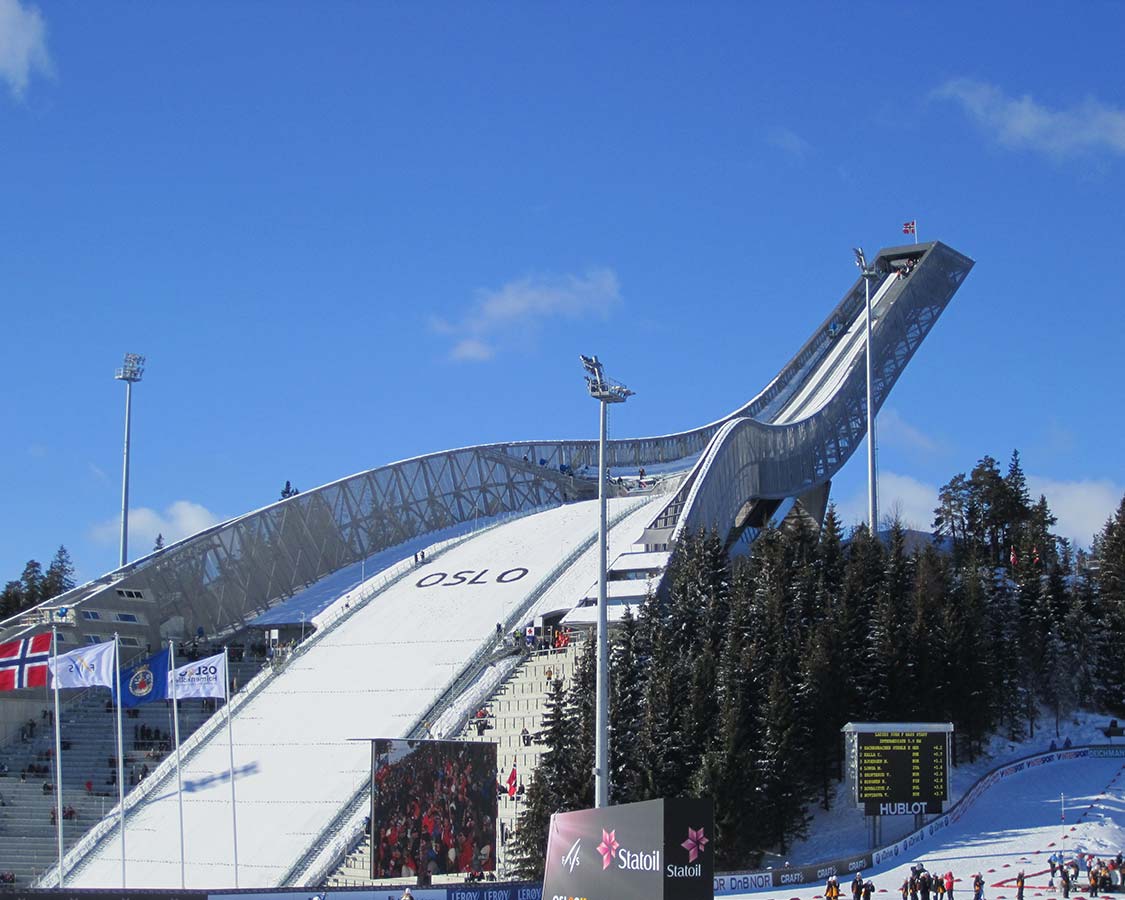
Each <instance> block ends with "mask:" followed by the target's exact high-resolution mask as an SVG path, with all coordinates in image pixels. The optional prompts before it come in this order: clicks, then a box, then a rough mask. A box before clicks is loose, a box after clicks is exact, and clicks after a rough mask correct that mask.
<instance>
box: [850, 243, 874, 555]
mask: <svg viewBox="0 0 1125 900" xmlns="http://www.w3.org/2000/svg"><path fill="white" fill-rule="evenodd" d="M852 253H854V254H855V264H856V265H857V266H859V271H860V273H861V274H862V276H863V295H864V297H865V298H866V301H867V321H866V330H867V527H868V528H870V529H871V534H872V536H874V535H876V534H878V529H879V522H878V515H879V507H878V492H877V489H876V485H875V408H874V405H873V403H872V389H871V279H872V278H875V277H877V276H878V272H877V271H876V270H875V267H874V266H869V265H868V264H867V257H865V256H864V255H863V248H862V247H853V248H852Z"/></svg>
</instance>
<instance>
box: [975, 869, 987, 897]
mask: <svg viewBox="0 0 1125 900" xmlns="http://www.w3.org/2000/svg"><path fill="white" fill-rule="evenodd" d="M973 900H984V879H983V878H982V877H981V874H980V872H977V874H976V875H974V876H973Z"/></svg>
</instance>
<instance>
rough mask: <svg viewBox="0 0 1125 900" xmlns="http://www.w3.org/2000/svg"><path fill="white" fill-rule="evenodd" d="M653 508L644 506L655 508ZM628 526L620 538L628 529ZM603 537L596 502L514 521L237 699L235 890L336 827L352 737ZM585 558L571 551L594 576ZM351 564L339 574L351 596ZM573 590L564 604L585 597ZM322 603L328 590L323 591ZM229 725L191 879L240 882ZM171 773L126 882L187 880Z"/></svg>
mask: <svg viewBox="0 0 1125 900" xmlns="http://www.w3.org/2000/svg"><path fill="white" fill-rule="evenodd" d="M649 502H650V503H651V502H652V501H649ZM642 503H643V501H641V502H640V503H639V502H638V500H637V499H622V500H613V501H610V508H609V514H610V517H611V520H612V519H613V518H614V517H616V516H619V515H620V514H622V513H623V512H626V511H630V514H629V515H627V516H626V517H625V519H624V520H623V521H622V522H620V523H619V525H618V527H617V528H616V529H614V532H611V543H612V545H613V546H615V547H617V548H620V549H624V547H625V545H626V544H628V543H630V542H631V541H634V540H636V538H637V537H638V536H639V534H640V530H641V527H643V526H642V524H641V523H640V520H639V518H638V516H637V512H636V511H637V508H638V506H640V505H642ZM625 531H628V532H630V533H629V534H628V535H625V534H624V532H625ZM596 532H597V504H596V501H588V502H583V503H574V504H570V505H567V506H562V507H559V508H556V509H551V510H547V511H545V512H541V513H538V514H535V515H532V516H528V517H525V518H521V519H517V520H515V521H513V522H510V523H506V524H503V525H500V526H498V527H495V528H492V529H490V530H488V531H485V532H483V533H481V534H479V535H477V536H474V537H472V538H470V539H469V540H467V541H465V542H463V543H459V544H456V545H454V546H453V547H452V548H451V549H449V550H448V551H446V552H444V553H442V554H440V555H438V556H436V557H435V558H434V559H433V560H432V561H431V560H430V559H427V561H426V563H425V564H424V565H421V566H418V567H417V568H416V569H414V570H413V571H412V572H411V573H410V574H409V575H408V576H407V577H406V578H404V579H402V580H400V581H398V582H396V583H394V584H393V585H392V586H390V587H389V588H387V589H386V590H385V591H383V592H382V593H380V594H378V595H377V596H375V598H374V599H373V600H372V601H371V602H370V603H368V604H367V605H365V606H363V607H362V608H358V609H353V610H352V611H351V612H350V618H349V619H348V620H347V621H346V623H345V624H344V625H343V626H342V627H339V628H336V629H333V630H330V631H328V632H327V633H325V634H324V635H323V636H322V637H321V638H320V639H319V640H318V641H317V642H316V643H314V644H312V645H311V646H309V648H308V650H307V652H304V653H303V654H301V655H298V656H296V657H295V658H294V659H292V660H291V661H289V662H288V663H287V664H286V668H285V670H284V671H283V672H281V674H279V675H278V677H276V678H275V679H274V680H273V681H271V682H270V683H268V684H267V685H266V686H265V687H264V688H263V689H262V690H261V692H259V693H257V694H256V695H254V696H252V697H250V699H249V700H248V701H246V702H244V703H242V704H241V705H239V706H237V707H236V714H235V716H234V771H235V787H236V791H237V816H238V861H239V869H238V875H239V878H238V884H239V886H240V887H243V888H246V887H270V886H274V885H277V884H278V883H280V880H281V879H282V877H283V876H284V874H285V872H286V871H287V870H288V869H289V867H290V866H291V865H292V864H293V863H294V861H295V860H297V859H298V858H299V857H300V856H301V855H302V853H303V852H304V851H305V849H306V848H307V847H308V846H309V845H310V844H311V843H312V842H313V840H314V839H315V838H316V837H317V835H318V834H320V832H321V831H322V830H323V829H324V828H325V827H326V826H327V825H328V824H329V822H330V821H331V820H332V818H333V817H334V816H335V815H336V813H337V811H338V810H339V809H340V807H341V806H342V805H343V804H344V803H345V802H346V801H347V800H348V799H350V797H351V796H352V794H353V792H354V791H355V790H356V788H357V787H358V785H359V784H360V782H361V781H362V780H363V778H364V776H365V774H366V771H367V765H368V756H369V750H368V745H367V744H366V743H365V742H357V741H356V740H355V739H357V738H369V737H398V736H402V735H404V734H405V733H406V732H407V730H408V729H409V728H410V726H411V724H412V723H413V721H414V720H415V718H416V717H417V716H418V715H419V713H420V712H421V711H422V710H424V709H425V708H426V707H427V706H428V705H429V704H430V703H431V702H432V701H433V700H434V699H435V698H436V697H437V696H438V695H439V694H440V693H441V691H442V690H443V689H444V688H445V687H446V685H447V684H448V683H449V682H450V680H451V679H452V678H453V677H454V675H456V674H457V673H458V672H459V671H460V669H461V667H462V666H463V665H464V664H465V662H466V661H467V660H468V659H469V658H470V657H471V656H472V655H473V654H474V653H475V652H476V651H477V650H478V649H479V648H481V647H483V646H486V645H487V644H488V643H490V642H491V641H492V640H494V638H495V633H496V632H495V627H496V623H497V622H504V621H506V619H507V618H508V617H509V616H510V615H512V614H513V613H514V612H515V611H516V610H518V609H520V608H521V606H522V605H524V604H525V602H526V600H527V598H528V597H529V595H530V594H531V592H532V591H533V590H534V589H535V587H536V585H537V584H538V583H539V582H540V581H541V580H542V579H543V578H544V577H545V576H548V575H549V574H550V573H552V572H553V571H554V570H555V568H556V567H557V566H558V564H559V562H560V561H561V560H564V559H566V558H567V557H569V556H570V555H572V554H573V553H576V552H577V551H578V550H579V549H580V548H581V547H582V545H583V544H584V543H585V542H586V541H588V540H590V539H592V537H593V536H594V535H595V534H596ZM589 556H590V554H588V553H587V554H581V555H580V556H579V558H578V560H577V563H578V566H579V568H580V569H582V570H583V575H582V579H581V580H579V581H578V583H581V582H582V581H584V582H585V584H588V583H589V579H590V577H591V575H590V574H589V571H588V569H587V566H588V565H589V559H588V557H589ZM353 576H354V573H352V575H348V576H341V577H340V578H338V579H334V584H335V585H336V587H337V589H347V588H348V587H350V586H351V584H352V579H353ZM581 590H582V589H581V588H578V589H577V590H576V592H575V595H574V596H573V599H572V602H577V601H578V600H579V599H580V598H581ZM316 593H317V594H318V595H320V596H318V600H317V602H319V601H320V599H323V596H322V592H319V591H318V592H316ZM229 765H230V759H229V749H228V743H227V739H226V730H225V728H224V729H220V730H219V731H217V732H216V733H215V734H214V735H212V736H211V737H210V738H208V739H207V740H205V741H204V742H203V743H202V744H201V745H200V747H199V749H198V750H197V751H196V752H195V753H194V754H193V755H192V756H191V757H190V759H189V760H188V761H187V762H186V763H185V765H184V769H183V781H184V823H185V827H184V832H185V847H186V870H187V877H186V885H187V887H189V888H206V887H229V886H231V885H233V884H234V883H235V882H234V868H233V853H232V822H231V806H230V797H231V788H230V781H229V777H228V770H229ZM178 821H179V819H178V807H177V792H176V782H175V776H174V774H173V775H171V776H169V777H166V778H165V779H164V781H163V782H158V783H156V784H155V785H153V786H152V791H151V793H150V794H149V795H148V796H147V798H146V799H145V800H144V801H143V803H142V804H141V805H139V806H138V807H137V808H136V809H135V810H134V811H133V812H132V813H130V815H129V816H128V817H127V819H126V832H127V834H126V851H127V852H126V857H127V884H128V885H129V886H131V887H137V886H143V887H146V888H161V887H165V888H174V887H178V886H179V884H180V863H179V859H180V851H179V834H180V832H179V826H178ZM67 883H68V885H69V886H73V887H119V886H120V885H121V860H120V843H119V842H118V840H117V839H116V836H111V837H109V838H107V839H105V840H104V841H102V843H101V844H100V845H99V846H98V847H97V848H96V849H95V850H94V852H93V853H91V854H90V855H88V856H87V857H86V858H85V859H84V860H83V862H82V863H81V864H80V865H79V867H78V869H77V870H76V871H74V872H72V873H70V874H69V876H68V879H67Z"/></svg>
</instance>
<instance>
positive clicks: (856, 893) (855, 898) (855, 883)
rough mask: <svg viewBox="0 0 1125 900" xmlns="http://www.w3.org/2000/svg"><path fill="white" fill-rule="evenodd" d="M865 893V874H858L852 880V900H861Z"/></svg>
mask: <svg viewBox="0 0 1125 900" xmlns="http://www.w3.org/2000/svg"><path fill="white" fill-rule="evenodd" d="M862 893H863V873H862V872H856V873H855V878H854V879H852V900H859V898H860V895H861V894H862Z"/></svg>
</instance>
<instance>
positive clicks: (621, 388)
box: [578, 354, 633, 403]
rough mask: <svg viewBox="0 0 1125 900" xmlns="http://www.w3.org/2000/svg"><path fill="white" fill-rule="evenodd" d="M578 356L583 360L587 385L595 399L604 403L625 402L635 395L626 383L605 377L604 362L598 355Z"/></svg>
mask: <svg viewBox="0 0 1125 900" xmlns="http://www.w3.org/2000/svg"><path fill="white" fill-rule="evenodd" d="M578 358H579V359H580V360H582V365H583V367H584V368H585V369H586V372H587V373H588V374H587V375H586V387H587V389H588V390H589V391H590V396H591V397H593V398H594V399H595V400H601V401H602V402H604V403H624V402H625V400H626V399H627V398H629V397H632V396H633V391H631V390H629V389H628V388H627V387H625V385H623V384H618V383H617V382H616V381H613V380H611V379H609V378H606V377H605V372H604V370H603V369H602V364H601V362H600V361H599V360H598V358H597V357H596V356H582V355H581V354H579V356H578Z"/></svg>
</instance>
